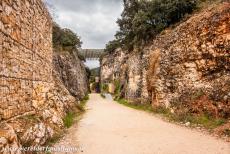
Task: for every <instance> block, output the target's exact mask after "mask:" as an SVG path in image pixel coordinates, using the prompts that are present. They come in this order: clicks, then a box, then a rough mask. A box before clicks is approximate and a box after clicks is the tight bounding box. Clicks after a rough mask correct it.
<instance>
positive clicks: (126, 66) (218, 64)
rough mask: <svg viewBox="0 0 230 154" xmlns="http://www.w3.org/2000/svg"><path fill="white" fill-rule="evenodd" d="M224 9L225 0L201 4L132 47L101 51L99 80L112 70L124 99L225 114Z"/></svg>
mask: <svg viewBox="0 0 230 154" xmlns="http://www.w3.org/2000/svg"><path fill="white" fill-rule="evenodd" d="M229 11H230V4H229V2H224V3H221V4H218V5H215V6H211V7H209V8H205V9H204V10H203V11H200V12H198V13H196V14H194V15H193V16H192V17H190V18H189V19H188V20H187V21H184V22H182V23H180V24H179V25H178V26H177V27H176V28H174V29H171V30H165V31H164V32H162V34H160V35H158V36H157V37H156V38H155V39H154V40H153V41H152V43H150V44H149V45H148V46H146V47H144V48H143V49H142V50H139V51H138V52H135V51H134V52H131V53H128V52H125V51H121V50H116V51H115V52H114V53H111V54H108V55H106V56H105V57H104V58H103V60H102V68H101V79H102V82H111V81H113V80H114V79H115V78H114V75H116V74H118V75H116V78H117V79H118V80H119V81H120V82H121V83H122V85H123V86H122V90H121V92H123V93H124V94H122V97H125V98H127V99H134V100H136V101H138V102H139V103H143V102H145V103H148V102H151V103H152V105H153V106H164V107H168V108H172V111H174V110H175V111H178V112H179V111H180V110H182V111H180V112H184V113H186V112H191V113H197V114H200V113H208V114H211V115H213V116H220V117H225V118H226V117H227V118H229V117H230V115H229V113H230V93H229V92H230V85H229V84H230V74H229V73H230V57H229V56H230V48H229V47H230V12H229ZM120 53H124V56H123V57H125V58H123V59H124V60H122V61H120V60H119V59H120V58H121V56H120V55H121V54H120ZM138 98H139V99H138Z"/></svg>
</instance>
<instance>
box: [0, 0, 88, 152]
mask: <svg viewBox="0 0 230 154" xmlns="http://www.w3.org/2000/svg"><path fill="white" fill-rule="evenodd" d="M55 58H56V56H55ZM57 59H58V58H57ZM52 60H53V49H52V20H51V18H50V16H49V13H48V11H47V9H46V8H45V6H44V4H43V2H42V1H41V0H24V1H21V0H11V1H9V0H1V1H0V153H4V152H5V151H4V150H3V148H7V147H13V148H17V147H21V145H42V144H44V143H45V142H46V141H47V140H48V139H49V138H50V137H52V136H53V135H54V134H55V133H56V131H57V130H59V129H61V128H63V120H62V119H63V117H64V116H65V115H66V113H67V112H69V111H71V110H72V109H73V108H74V107H75V106H76V102H77V100H76V98H74V97H73V96H72V95H71V94H70V92H71V93H72V91H71V90H69V88H70V87H69V86H72V85H71V84H67V88H66V87H65V85H64V84H63V81H62V75H63V74H60V72H59V69H57V71H56V70H55V69H53V63H52ZM66 60H68V59H66ZM75 61H76V62H75V63H76V64H74V65H73V67H75V66H77V69H82V71H80V70H78V71H79V72H76V73H75V74H77V75H78V76H77V79H78V77H79V80H78V82H77V83H82V84H81V85H75V83H74V84H73V86H76V87H77V88H76V89H74V90H76V91H79V89H81V87H86V86H85V84H86V82H87V81H86V78H85V76H84V69H83V66H82V65H81V62H80V60H79V59H75ZM78 65H79V66H78ZM65 67H66V66H65ZM67 67H68V64H67ZM70 67H72V65H70ZM68 69H69V68H68ZM70 69H71V68H70ZM74 71H76V70H73V72H74ZM70 72H71V71H70ZM68 73H69V72H68ZM70 74H71V73H70ZM75 74H73V75H72V76H71V77H72V80H71V82H74V79H75V76H74V75H75ZM67 75H69V74H67ZM67 89H68V90H67ZM69 91H70V92H69ZM86 91H87V89H86V88H84V89H83V91H79V92H75V93H76V95H75V93H73V94H74V96H75V97H78V100H79V99H80V98H81V97H82V96H83V95H84V94H85V93H86ZM5 153H9V152H5ZM15 153H22V151H15Z"/></svg>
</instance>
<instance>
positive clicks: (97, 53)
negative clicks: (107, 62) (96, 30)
mask: <svg viewBox="0 0 230 154" xmlns="http://www.w3.org/2000/svg"><path fill="white" fill-rule="evenodd" d="M78 51H79V54H80V55H81V56H83V57H84V58H85V59H99V58H100V57H101V56H102V55H103V54H104V49H79V50H78Z"/></svg>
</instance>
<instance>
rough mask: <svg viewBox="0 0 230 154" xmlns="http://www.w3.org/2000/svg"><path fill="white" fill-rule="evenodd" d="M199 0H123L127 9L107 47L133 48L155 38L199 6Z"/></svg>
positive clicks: (110, 49)
mask: <svg viewBox="0 0 230 154" xmlns="http://www.w3.org/2000/svg"><path fill="white" fill-rule="evenodd" d="M197 1H198V0H124V10H123V12H122V14H121V18H120V19H118V20H117V23H118V25H119V27H120V29H119V31H118V32H117V33H116V35H115V38H116V39H115V40H114V41H110V42H109V43H108V44H107V46H106V49H107V50H108V51H113V50H114V47H116V46H120V47H122V48H124V49H126V50H129V51H132V50H133V49H134V48H136V47H141V46H143V45H145V44H146V43H148V41H150V40H152V39H153V38H154V37H155V36H156V35H157V34H159V33H160V32H161V31H162V30H164V29H165V28H167V27H169V26H170V25H172V24H175V23H176V22H179V21H180V20H181V19H182V18H183V17H184V15H185V14H189V13H192V12H193V10H194V9H196V5H197Z"/></svg>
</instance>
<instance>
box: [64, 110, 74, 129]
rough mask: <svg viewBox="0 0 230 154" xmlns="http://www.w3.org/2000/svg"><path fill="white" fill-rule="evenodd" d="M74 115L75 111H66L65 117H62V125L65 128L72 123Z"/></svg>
mask: <svg viewBox="0 0 230 154" xmlns="http://www.w3.org/2000/svg"><path fill="white" fill-rule="evenodd" d="M74 117H75V113H73V112H68V113H67V114H66V116H65V118H64V119H63V122H64V126H65V127H67V128H70V127H71V126H72V125H73V122H74Z"/></svg>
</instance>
